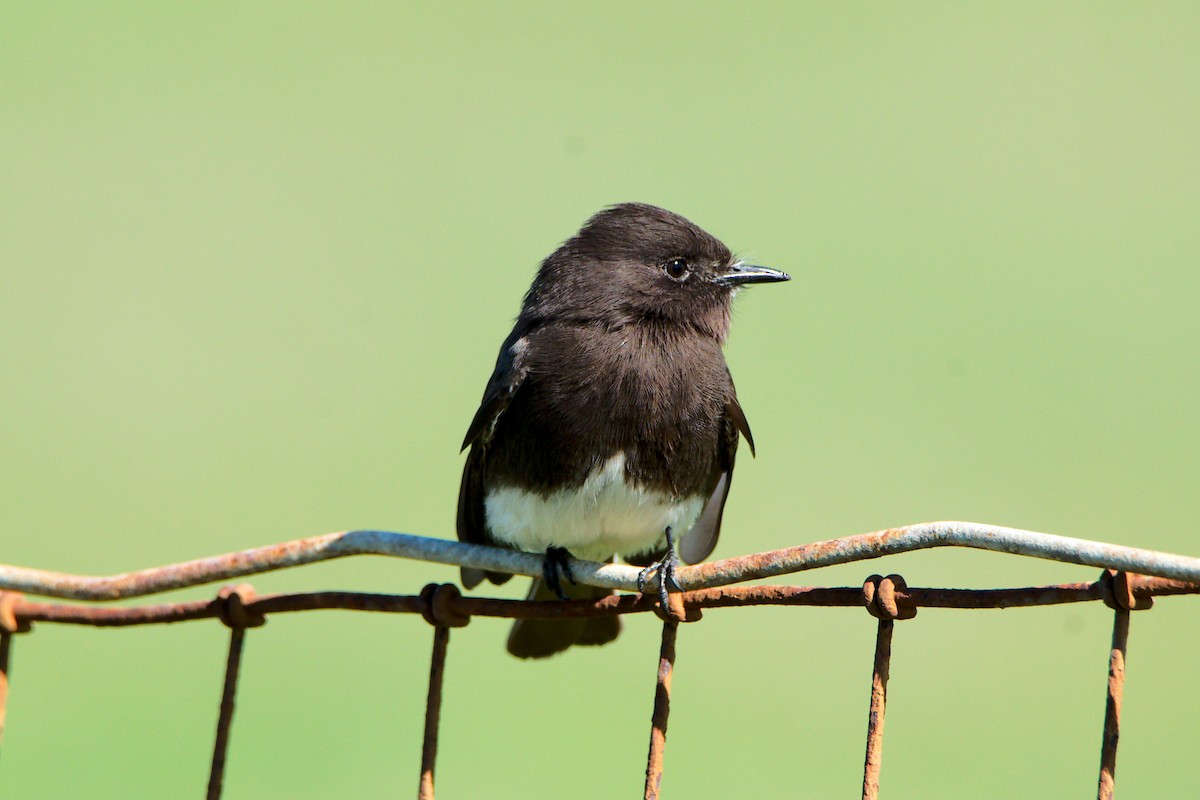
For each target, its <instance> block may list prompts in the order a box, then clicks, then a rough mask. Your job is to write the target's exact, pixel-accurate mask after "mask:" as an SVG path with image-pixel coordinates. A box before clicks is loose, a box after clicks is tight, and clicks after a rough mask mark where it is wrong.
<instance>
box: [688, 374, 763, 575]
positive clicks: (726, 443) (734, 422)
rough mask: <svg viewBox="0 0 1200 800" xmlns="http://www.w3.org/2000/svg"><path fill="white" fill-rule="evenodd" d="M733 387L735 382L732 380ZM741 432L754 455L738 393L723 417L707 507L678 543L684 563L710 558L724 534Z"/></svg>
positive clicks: (728, 405)
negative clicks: (722, 517)
mask: <svg viewBox="0 0 1200 800" xmlns="http://www.w3.org/2000/svg"><path fill="white" fill-rule="evenodd" d="M729 385H730V387H732V386H733V381H732V380H731V381H730V384H729ZM738 434H741V435H742V436H745V437H746V444H747V445H749V446H750V455H751V456H753V455H754V437H753V436H751V435H750V423H748V422H747V421H746V415H745V414H744V413H743V412H742V407H741V405H739V404H738V401H737V395H736V393H735V394H733V396H732V397H731V399H730V401H729V402H728V403H727V404H726V405H725V413H724V415H723V416H722V417H721V443H720V447H719V449H718V451H717V470H718V472H717V481H716V485H715V486H713V490H712V493H711V494H709V496H708V502H706V503H705V504H704V510H703V511H701V512H700V516H699V517H697V519H696V521H695V523H693V525H692V529H691V530H690V531H689V532H688V534H687V535H686V536H684V537H683V539H682V540H681V541H680V543H679V557H680V558H682V559H683V560H684V562H685V563H688V564H695V563H697V562H699V561H703V560H704V559H706V558H708V555H709V554H710V553H712V551H713V548H715V547H716V546H717V537H719V536H720V535H721V515H722V514H723V513H724V512H725V500H726V498H728V497H729V485H730V484H731V483H732V482H733V463H734V459H735V458H736V456H737V447H738Z"/></svg>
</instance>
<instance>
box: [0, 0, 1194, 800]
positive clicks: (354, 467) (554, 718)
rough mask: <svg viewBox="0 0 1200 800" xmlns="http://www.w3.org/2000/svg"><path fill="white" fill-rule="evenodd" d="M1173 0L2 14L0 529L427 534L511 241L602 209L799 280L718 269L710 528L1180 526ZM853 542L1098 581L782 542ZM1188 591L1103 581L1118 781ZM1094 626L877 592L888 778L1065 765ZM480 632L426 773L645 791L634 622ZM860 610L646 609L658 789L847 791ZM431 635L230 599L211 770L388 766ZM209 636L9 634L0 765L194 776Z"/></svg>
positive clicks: (158, 545)
mask: <svg viewBox="0 0 1200 800" xmlns="http://www.w3.org/2000/svg"><path fill="white" fill-rule="evenodd" d="M1198 24H1200V12H1198V11H1197V10H1196V6H1195V5H1194V4H1188V3H1155V4H1137V5H1128V4H1123V3H1088V4H1083V3H1079V4H1046V3H1041V2H1019V3H994V4H962V3H919V4H842V3H827V4H816V5H813V4H810V5H806V6H804V7H799V6H797V5H795V4H791V3H773V4H759V5H753V6H742V7H739V8H737V9H736V10H735V9H733V8H732V7H726V6H723V5H719V4H696V3H655V4H643V3H620V4H604V5H593V6H582V5H579V6H567V5H565V4H536V3H507V4H503V5H501V4H494V5H482V4H479V5H461V6H454V5H449V4H396V3H339V4H326V5H315V4H302V3H290V4H242V3H188V4H183V3H141V4H136V3H135V4H118V3H105V4H90V5H85V4H15V3H10V4H5V5H4V6H3V7H2V8H0V214H2V216H3V223H2V228H0V230H2V232H0V326H2V336H0V377H2V379H3V390H2V391H0V432H2V433H0V436H2V439H3V450H2V456H0V494H2V498H3V500H2V503H0V544H2V547H0V561H3V562H6V563H12V564H20V565H25V566H36V567H41V568H45V569H54V570H64V571H71V572H80V573H90V574H108V573H114V572H121V571H125V570H131V569H137V568H143V567H149V566H154V565H158V564H163V563H168V562H173V561H180V560H185V559H191V558H195V557H201V556H206V555H211V554H216V553H220V552H225V551H230V550H238V549H243V548H247V547H251V546H255V545H261V544H268V543H273V542H279V541H284V540H288V539H293V538H298V537H302V536H308V535H314V534H320V533H325V532H329V531H334V530H341V529H346V528H357V527H376V528H383V529H390V530H399V531H405V532H410V533H418V534H424V535H431V536H445V537H452V536H453V521H454V505H455V497H456V494H457V490H458V478H459V471H460V469H461V464H462V458H461V456H460V455H459V454H458V445H459V442H460V441H461V438H462V434H463V432H464V430H465V428H466V425H467V423H468V421H469V420H470V417H471V415H472V413H473V412H474V409H475V405H476V403H477V401H478V398H479V395H480V393H481V392H482V389H483V385H484V382H485V380H486V378H487V376H488V374H489V372H490V370H491V368H492V364H493V361H494V358H495V355H496V349H497V347H498V345H499V342H500V341H501V339H502V337H503V336H504V335H505V333H507V331H508V328H509V326H510V324H511V321H512V318H513V317H514V315H515V314H516V311H517V309H518V305H519V301H520V298H521V295H522V293H523V291H524V290H525V288H526V287H527V286H528V283H529V280H530V278H531V277H532V274H533V271H534V269H535V267H536V264H537V263H538V261H539V260H540V259H541V258H542V257H543V256H545V255H546V254H547V253H548V252H550V250H551V249H553V247H554V246H555V245H556V244H557V243H558V242H559V241H561V240H562V239H564V238H566V237H567V236H569V235H570V234H571V233H573V232H574V230H575V229H576V228H577V227H578V225H579V224H580V223H581V222H582V221H583V220H584V219H585V218H586V217H588V216H589V215H590V214H591V213H593V212H594V211H596V210H597V209H598V208H600V207H601V206H604V205H607V204H610V203H613V202H618V201H624V200H639V201H645V202H651V203H656V204H659V205H663V206H666V207H668V208H670V209H672V210H675V211H678V212H680V213H682V214H684V215H686V216H688V217H690V218H692V219H693V220H695V221H696V222H697V223H699V224H700V225H702V226H704V227H706V228H707V229H709V230H710V231H712V232H713V233H715V234H716V235H718V236H720V237H721V238H723V239H724V240H725V241H726V242H727V243H728V244H730V245H731V246H732V247H733V248H734V249H735V250H737V251H739V252H740V253H742V254H743V255H746V256H750V257H753V258H754V259H755V260H756V261H758V262H760V263H764V264H769V265H772V266H776V267H779V268H781V269H785V270H787V271H788V272H790V273H792V275H793V276H794V277H795V280H793V282H792V283H790V284H788V285H786V286H780V287H771V288H766V289H751V290H749V291H747V292H745V293H744V294H743V295H742V296H741V297H740V299H739V300H738V304H737V312H736V320H735V324H734V331H733V336H732V338H731V340H730V343H729V347H728V358H729V362H730V364H731V367H732V369H733V373H734V375H735V377H736V379H737V381H738V389H739V393H740V396H741V398H742V401H743V405H744V406H745V408H746V411H747V414H748V415H749V418H750V420H751V423H752V424H753V426H754V431H755V434H756V436H757V439H758V444H759V456H758V458H757V460H750V459H749V458H746V459H745V460H743V461H742V462H741V466H740V467H739V470H738V480H737V481H736V483H735V487H734V490H733V495H732V498H731V500H730V503H729V506H728V508H727V512H726V517H725V529H724V536H723V538H722V541H721V544H720V547H719V548H718V551H717V553H716V556H718V557H727V556H733V555H739V554H742V553H749V552H756V551H762V550H767V549H771V548H777V547H782V546H787V545H792V544H798V543H803V542H808V541H815V540H820V539H826V538H833V537H836V536H841V535H847V534H852V533H859V532H864V531H869V530H874V529H878V528H883V527H888V526H892V525H900V524H905V523H911V522H919V521H928V520H935V519H969V520H976V521H981V522H992V523H998V524H1005V525H1012V526H1018V527H1025V528H1030V529H1034V530H1042V531H1048V532H1054V533H1060V534H1067V535H1075V536H1083V537H1088V538H1096V539H1101V540H1106V541H1114V542H1120V543H1123V544H1128V545H1135V546H1141V547H1151V548H1157V549H1164V550H1171V551H1178V552H1185V553H1192V554H1197V553H1200V543H1198V542H1197V541H1196V537H1195V534H1194V529H1195V514H1196V505H1197V502H1196V501H1197V491H1196V476H1197V474H1198V470H1200V447H1198V445H1200V420H1198V416H1197V413H1196V410H1197V406H1198V400H1200V371H1198V370H1197V368H1196V353H1197V348H1198V346H1200V315H1198V314H1197V307H1198V305H1200V273H1198V272H1197V269H1196V253H1197V251H1198V249H1200V233H1198V231H1200V225H1198V224H1197V223H1198V220H1200V147H1198V144H1197V143H1198V142H1200V103H1198V101H1200V48H1197V47H1196V30H1197V25H1198ZM875 570H878V571H896V572H901V573H903V574H904V575H905V576H906V578H907V579H908V581H909V583H910V584H913V585H952V586H978V587H987V586H1002V585H1023V584H1027V583H1036V582H1058V581H1066V580H1090V579H1092V578H1094V577H1095V575H1096V574H1097V570H1092V569H1085V568H1077V567H1070V566H1066V565H1055V564H1049V563H1045V562H1037V561H1032V560H1023V559H1017V558H1013V557H1002V556H999V555H994V554H986V553H977V552H949V551H937V552H928V553H918V554H911V555H907V556H903V557H899V558H895V559H890V560H887V561H884V562H876V563H873V564H860V565H856V566H849V567H843V568H837V569H831V570H827V571H823V572H820V573H812V574H809V575H802V576H796V582H802V583H817V584H833V585H844V584H851V585H853V584H858V583H859V582H861V580H862V578H863V577H864V576H865V575H866V574H868V573H869V572H871V571H875ZM456 575H457V573H456V571H453V570H450V569H447V568H442V567H434V566H427V565H423V564H417V563H406V562H401V561H396V560H390V559H368V558H359V559H352V560H347V561H342V562H336V563H330V564H326V565H320V566H314V567H308V568H304V569H301V570H295V571H292V572H285V573H278V574H273V575H268V576H262V577H257V578H254V579H253V582H254V584H255V586H256V587H257V588H258V589H259V591H261V592H267V591H284V590H313V589H325V588H341V589H358V590H372V591H390V592H398V593H404V592H411V591H415V590H417V589H419V588H420V586H421V585H423V584H424V583H425V582H427V581H431V580H438V581H440V580H452V579H455V578H456ZM514 583H515V582H514ZM505 588H506V591H507V593H508V594H515V593H518V592H519V591H521V590H520V588H519V587H516V586H511V587H505ZM215 591H216V587H203V588H197V589H194V590H191V591H188V592H183V593H177V594H176V595H173V597H175V598H183V597H188V598H196V597H207V596H211V594H212V593H214V592H215ZM1197 603H1198V601H1196V600H1194V599H1188V598H1168V599H1166V600H1164V601H1160V603H1159V605H1158V607H1157V608H1156V609H1155V610H1154V611H1153V612H1151V613H1147V614H1138V615H1137V616H1136V619H1135V621H1134V623H1133V632H1132V635H1131V641H1130V652H1129V682H1128V686H1127V690H1126V709H1125V726H1124V728H1123V735H1122V742H1121V754H1120V762H1119V766H1120V769H1119V772H1118V777H1119V778H1120V781H1119V783H1118V786H1119V787H1121V789H1122V793H1123V794H1127V795H1128V796H1131V797H1146V796H1191V795H1193V794H1194V793H1195V784H1194V778H1193V777H1192V774H1191V763H1192V761H1193V760H1194V757H1195V751H1196V746H1197V744H1198V742H1200V734H1197V730H1196V726H1195V719H1196V718H1197V712H1198V711H1200V684H1198V683H1197V682H1196V681H1195V679H1194V676H1195V664H1196V662H1197V660H1198V659H1200V638H1198V637H1197V636H1196V629H1197V628H1196V624H1197V620H1198V619H1200V605H1197ZM1110 620H1111V615H1110V612H1108V611H1107V610H1106V609H1105V608H1103V607H1102V606H1100V605H1098V604H1092V605H1088V606H1076V607H1059V608H1050V609H1041V610H1036V609H1035V610H1010V611H1006V612H999V611H996V612H970V613H968V612H955V611H934V610H926V611H922V612H921V614H920V616H919V617H918V618H917V619H916V620H914V621H912V622H905V623H902V624H900V625H899V630H898V631H897V634H896V641H895V648H894V656H893V661H892V684H891V698H890V699H891V704H890V707H889V715H888V725H887V729H888V735H887V741H886V746H885V758H884V771H883V788H884V794H885V796H887V797H891V798H904V797H923V798H932V797H946V798H950V797H964V796H970V797H977V798H985V797H995V798H1000V797H1005V798H1007V797H1018V796H1019V797H1039V798H1062V797H1087V796H1089V795H1091V794H1093V793H1094V782H1095V775H1096V771H1097V765H1098V750H1099V744H1100V733H1101V731H1100V728H1101V725H1100V723H1101V720H1102V717H1103V705H1104V704H1103V700H1104V687H1105V676H1106V658H1107V649H1108V638H1109V629H1110ZM505 628H506V625H505V624H504V623H503V622H493V621H487V620H477V621H476V622H474V623H473V624H472V625H471V626H470V627H468V628H466V629H465V630H462V631H456V632H455V634H454V637H453V642H452V646H451V649H450V657H449V663H448V674H447V679H446V680H447V683H446V703H445V706H444V710H443V723H442V724H443V739H442V745H441V751H440V760H439V763H438V775H437V779H438V789H439V797H444V798H468V797H470V798H476V797H488V798H508V797H525V796H564V797H579V798H611V797H632V796H640V794H638V793H639V792H640V791H641V781H642V771H643V769H644V758H645V750H646V743H647V740H648V720H649V715H650V704H651V699H652V695H653V681H654V673H655V664H656V662H655V659H656V648H657V633H658V631H657V626H656V624H655V622H654V620H653V619H651V618H649V617H639V618H636V619H631V620H629V622H628V625H627V631H626V635H625V636H623V637H622V639H621V640H620V641H619V642H618V643H617V644H615V645H614V646H611V647H607V648H603V649H600V650H591V651H587V650H585V651H574V652H571V653H569V654H567V655H565V656H563V657H560V658H556V659H553V660H550V661H546V662H542V663H522V662H518V661H516V660H514V659H511V658H509V657H507V656H506V655H505V654H504V652H503V639H504V635H505ZM873 632H874V624H873V621H872V620H871V619H870V618H869V617H868V615H867V614H866V613H864V612H863V611H855V610H846V609H843V610H822V609H791V610H772V609H760V610H750V611H723V612H722V611H714V612H710V613H709V614H708V615H707V616H706V617H705V619H704V621H703V623H701V624H698V625H694V626H689V627H687V628H686V629H684V630H683V631H681V634H680V642H679V664H678V669H677V673H676V679H675V705H674V709H673V716H672V718H671V728H670V740H669V743H668V749H667V772H666V778H665V782H664V784H663V788H664V796H668V797H724V796H741V797H747V796H757V797H813V798H824V797H851V796H856V795H855V793H856V792H857V791H858V788H859V782H860V780H861V763H862V746H863V742H864V739H865V726H866V716H867V714H866V712H867V701H868V694H869V688H870V653H871V648H872V646H873V636H874V633H873ZM430 639H431V631H430V629H429V627H428V626H427V625H426V624H425V623H424V622H422V621H421V620H420V619H416V618H410V617H387V616H382V615H354V614H351V613H348V612H322V613H312V614H303V615H292V616H281V617H278V618H272V620H271V621H270V623H269V624H268V625H267V626H266V627H265V628H263V629H261V630H255V631H253V632H252V633H251V634H250V635H249V639H248V645H247V650H246V654H245V659H244V675H243V684H242V687H241V693H240V696H239V705H238V713H237V717H236V721H235V725H234V730H233V736H232V747H231V754H230V762H229V769H228V774H227V779H226V786H227V792H226V797H228V798H284V797H286V798H326V797H391V796H395V795H396V794H400V795H402V796H403V795H410V794H412V793H414V792H415V787H416V778H417V766H418V760H419V742H420V733H421V719H420V714H421V709H422V707H423V702H424V692H425V681H426V675H427V669H428V648H429V643H430ZM225 642H226V634H225V632H224V630H223V629H222V628H221V627H220V626H219V625H218V624H216V623H215V622H201V623H193V624H188V625H182V626H174V627H169V628H166V627H163V628H153V629H151V628H142V629H129V630H86V629H71V628H67V627H62V626H59V627H56V626H51V625H41V626H39V627H38V629H37V630H36V632H35V633H34V634H33V635H30V636H23V637H21V638H20V639H19V640H17V641H16V643H15V646H14V652H13V659H14V664H13V687H12V696H11V701H10V706H9V713H8V721H9V726H8V731H7V734H6V738H5V742H4V758H3V762H4V763H3V769H2V770H0V787H2V791H3V794H4V796H5V797H13V798H57V797H67V796H82V795H86V796H88V797H91V798H126V797H147V798H149V797H154V798H160V797H195V796H198V795H199V794H200V793H201V792H202V790H203V788H202V787H203V785H204V781H205V779H206V775H207V767H208V759H209V753H210V747H211V738H212V733H213V728H214V725H215V719H216V710H217V700H218V693H219V688H220V681H221V675H222V670H223V663H224V657H225V655H224V648H225Z"/></svg>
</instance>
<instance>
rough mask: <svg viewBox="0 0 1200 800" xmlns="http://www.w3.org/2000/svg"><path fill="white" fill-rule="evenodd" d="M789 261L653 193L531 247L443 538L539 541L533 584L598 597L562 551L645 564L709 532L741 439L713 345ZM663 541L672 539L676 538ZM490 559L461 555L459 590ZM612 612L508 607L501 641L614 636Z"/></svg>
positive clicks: (671, 565)
mask: <svg viewBox="0 0 1200 800" xmlns="http://www.w3.org/2000/svg"><path fill="white" fill-rule="evenodd" d="M786 280H788V275H786V274H784V273H782V272H779V271H777V270H774V269H768V268H766V267H759V266H751V265H748V264H744V263H742V262H741V261H740V260H738V259H736V258H735V257H734V256H733V254H732V253H731V252H730V250H729V248H727V247H726V246H725V245H724V244H722V243H721V242H720V241H718V240H717V239H716V238H715V237H713V236H711V235H710V234H708V233H706V232H705V231H703V230H701V229H700V228H699V227H697V226H696V225H694V224H693V223H691V222H689V221H688V220H686V219H684V218H683V217H681V216H679V215H677V214H673V213H671V212H670V211H666V210H664V209H661V208H656V207H655V206H650V205H644V204H640V203H623V204H620V205H615V206H612V207H610V208H606V209H604V210H602V211H600V212H599V213H598V214H596V215H595V216H593V217H592V218H591V219H589V220H588V221H587V222H586V223H585V224H584V225H583V227H582V228H581V229H580V230H579V232H578V233H576V234H575V235H574V236H572V237H571V238H570V239H568V240H567V241H566V242H564V243H563V244H562V246H560V247H559V248H558V249H557V250H555V251H554V252H553V253H551V254H550V256H549V257H547V258H546V259H545V261H543V262H542V264H541V268H540V269H539V270H538V273H537V276H536V277H535V278H534V280H533V285H532V286H530V288H529V291H528V293H527V294H526V295H525V301H524V303H523V305H522V307H521V313H520V315H519V316H518V317H517V321H516V324H515V326H514V327H513V330H512V332H511V333H510V334H509V335H508V338H507V339H505V340H504V344H503V345H501V347H500V355H499V357H498V358H497V359H496V368H495V370H494V371H493V372H492V377H491V379H490V380H489V381H488V384H487V388H486V390H485V391H484V393H483V401H482V402H481V403H480V405H479V410H478V411H477V412H476V414H475V418H474V419H473V420H472V421H471V425H470V427H469V429H468V430H467V435H466V438H465V439H464V440H463V449H466V448H468V447H469V448H470V449H471V451H470V453H469V454H468V456H467V462H466V466H465V468H464V469H463V477H462V486H461V489H460V491H459V498H458V538H459V539H460V540H462V541H464V542H472V543H475V544H490V545H498V546H501V547H511V548H515V549H518V550H524V551H528V552H533V553H544V554H545V562H544V563H545V568H544V570H543V578H542V579H540V580H539V579H535V580H534V581H533V586H532V587H531V589H530V592H529V598H530V599H552V598H554V597H559V598H562V599H565V598H598V597H604V596H606V595H608V594H609V593H610V592H609V590H607V589H599V588H596V587H591V586H583V585H574V583H573V581H570V580H569V578H570V575H569V573H568V574H566V576H565V577H567V578H568V581H566V582H565V583H564V582H563V581H562V580H560V572H561V571H562V570H563V568H564V567H565V564H566V558H567V557H568V556H575V557H577V558H583V559H590V560H595V561H605V560H611V559H612V558H613V557H614V556H617V557H620V558H622V559H624V560H626V561H628V562H629V563H632V564H636V565H639V566H643V567H645V569H643V571H642V573H641V575H642V578H641V580H642V582H643V583H644V581H645V580H646V579H647V578H648V577H649V576H650V575H651V574H653V572H654V571H656V570H657V572H658V577H659V588H660V597H661V599H662V602H664V604H665V601H666V597H667V595H666V592H667V590H668V587H669V586H671V585H674V586H675V587H676V588H678V585H677V584H676V583H675V582H674V570H675V568H676V566H677V564H678V562H679V558H680V557H682V559H683V560H684V561H686V562H687V563H695V562H697V561H700V560H702V559H704V558H705V557H707V556H708V555H709V553H711V552H712V550H713V548H714V547H715V546H716V543H717V536H718V534H719V533H720V530H721V514H722V511H723V509H724V507H725V499H726V497H727V496H728V495H729V486H730V481H731V479H732V477H733V465H734V457H735V455H736V454H737V447H738V438H739V435H741V436H744V437H745V438H746V442H747V444H748V445H749V446H750V450H751V453H753V451H754V440H753V439H752V438H751V435H750V426H749V425H748V424H747V422H746V417H745V415H744V414H743V413H742V409H741V406H740V405H738V399H737V393H736V392H735V391H734V387H733V380H732V378H731V377H730V375H729V368H728V367H727V366H726V364H725V357H724V354H723V353H722V350H721V347H722V345H723V344H724V343H725V338H726V336H727V335H728V333H729V323H730V304H731V301H732V300H733V296H734V294H735V293H736V291H737V290H738V288H739V287H741V286H744V285H746V284H750V283H767V282H775V281H786ZM676 543H678V550H677V549H676V547H677V545H676ZM509 577H511V576H510V575H507V574H503V573H492V572H484V571H483V570H478V569H472V568H463V570H462V578H463V583H464V584H465V585H466V586H467V587H468V588H472V587H474V586H476V585H478V584H479V583H480V582H482V581H483V580H484V579H485V578H487V579H489V580H491V581H492V582H494V583H503V582H504V581H506V580H508V578H509ZM619 630H620V622H619V620H618V619H617V617H615V616H602V617H589V618H583V619H556V620H531V619H529V620H518V621H517V622H516V623H515V624H514V625H513V628H512V632H511V633H510V635H509V638H508V650H509V652H510V653H512V654H513V655H516V656H519V657H522V658H530V657H540V656H547V655H551V654H553V653H557V652H559V651H561V650H564V649H566V648H567V647H570V646H571V645H573V644H587V645H597V644H604V643H606V642H610V641H612V640H613V639H614V638H616V636H617V633H618V632H619Z"/></svg>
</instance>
